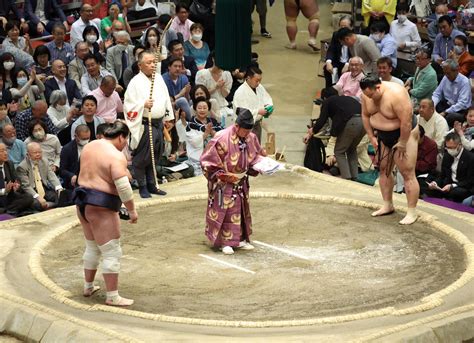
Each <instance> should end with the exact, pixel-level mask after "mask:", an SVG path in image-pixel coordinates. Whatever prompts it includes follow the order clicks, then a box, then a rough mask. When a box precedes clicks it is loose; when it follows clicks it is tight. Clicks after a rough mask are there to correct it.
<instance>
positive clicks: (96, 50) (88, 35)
mask: <svg viewBox="0 0 474 343" xmlns="http://www.w3.org/2000/svg"><path fill="white" fill-rule="evenodd" d="M82 38H83V40H84V42H86V43H87V47H88V48H89V54H92V55H94V56H95V57H97V60H98V61H99V63H101V64H102V63H103V62H105V58H104V56H103V53H104V51H103V48H102V47H101V45H99V43H98V40H99V38H100V37H99V30H97V27H95V26H94V25H87V26H86V27H85V28H84V31H83V32H82Z"/></svg>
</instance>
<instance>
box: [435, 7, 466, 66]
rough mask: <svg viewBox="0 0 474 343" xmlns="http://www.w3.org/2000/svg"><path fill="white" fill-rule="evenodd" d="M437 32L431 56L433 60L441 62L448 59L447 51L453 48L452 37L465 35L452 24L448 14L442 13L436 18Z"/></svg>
mask: <svg viewBox="0 0 474 343" xmlns="http://www.w3.org/2000/svg"><path fill="white" fill-rule="evenodd" d="M438 27H439V31H440V32H439V33H438V35H437V36H436V39H435V41H434V46H433V53H432V55H431V57H432V58H433V61H435V62H436V63H438V64H441V63H442V62H443V61H446V60H447V59H448V53H449V52H450V51H451V50H453V46H454V37H456V36H459V35H461V36H465V35H464V33H462V32H461V31H459V30H456V29H455V28H454V26H453V20H452V19H451V17H450V16H448V15H444V16H442V17H441V18H439V20H438Z"/></svg>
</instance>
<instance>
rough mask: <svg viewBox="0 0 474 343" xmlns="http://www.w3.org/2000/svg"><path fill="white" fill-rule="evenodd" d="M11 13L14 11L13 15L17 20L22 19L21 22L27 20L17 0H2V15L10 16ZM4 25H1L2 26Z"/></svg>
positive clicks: (0, 11)
mask: <svg viewBox="0 0 474 343" xmlns="http://www.w3.org/2000/svg"><path fill="white" fill-rule="evenodd" d="M10 13H13V16H14V18H15V19H16V20H21V24H23V23H24V22H25V19H24V18H23V15H22V13H21V12H20V10H19V9H18V6H17V5H16V1H15V0H7V1H2V2H0V17H3V18H10ZM1 27H2V25H0V28H1ZM0 34H1V35H2V36H4V32H1V31H0Z"/></svg>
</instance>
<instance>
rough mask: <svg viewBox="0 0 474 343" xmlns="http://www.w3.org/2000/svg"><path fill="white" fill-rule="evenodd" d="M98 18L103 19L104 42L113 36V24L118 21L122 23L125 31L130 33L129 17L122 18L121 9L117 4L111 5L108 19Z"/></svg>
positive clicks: (102, 33) (101, 22) (101, 32)
mask: <svg viewBox="0 0 474 343" xmlns="http://www.w3.org/2000/svg"><path fill="white" fill-rule="evenodd" d="M97 18H103V19H102V20H101V21H100V35H101V37H102V40H103V41H105V40H106V39H108V38H109V37H110V36H111V33H112V31H113V28H112V24H113V23H114V22H115V21H116V20H118V21H120V22H121V23H122V24H123V25H124V26H125V30H126V31H127V32H129V33H130V26H129V25H128V22H127V21H126V20H127V17H126V16H122V15H121V14H120V7H119V5H118V4H117V3H111V4H110V5H109V15H108V16H107V17H104V16H103V17H97Z"/></svg>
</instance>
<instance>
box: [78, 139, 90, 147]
mask: <svg viewBox="0 0 474 343" xmlns="http://www.w3.org/2000/svg"><path fill="white" fill-rule="evenodd" d="M87 143H89V139H80V140H79V141H78V142H77V145H79V146H84V145H86V144H87Z"/></svg>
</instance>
